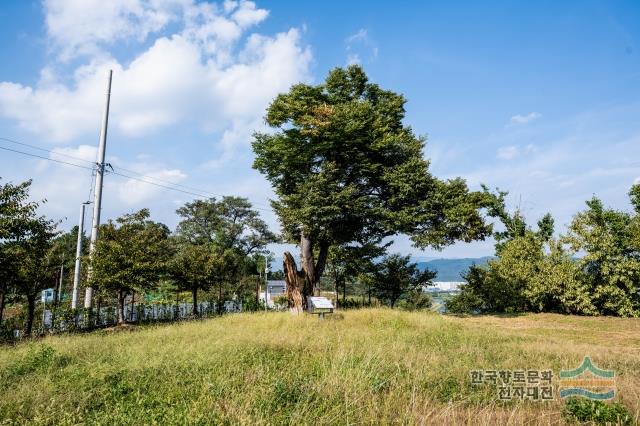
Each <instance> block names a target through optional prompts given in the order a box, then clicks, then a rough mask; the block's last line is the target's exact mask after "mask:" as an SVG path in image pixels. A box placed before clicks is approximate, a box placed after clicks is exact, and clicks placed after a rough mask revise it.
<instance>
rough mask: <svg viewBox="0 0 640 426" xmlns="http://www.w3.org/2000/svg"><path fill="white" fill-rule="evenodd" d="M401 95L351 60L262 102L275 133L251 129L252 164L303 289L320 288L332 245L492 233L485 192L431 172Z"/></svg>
mask: <svg viewBox="0 0 640 426" xmlns="http://www.w3.org/2000/svg"><path fill="white" fill-rule="evenodd" d="M405 102H406V100H405V98H404V97H403V96H402V95H400V94H398V93H394V92H392V91H389V90H384V89H382V88H381V87H380V86H378V85H377V84H374V83H371V82H369V81H368V78H367V76H366V75H365V73H364V71H363V70H362V68H361V67H359V66H355V65H354V66H350V67H348V68H346V69H342V68H336V69H334V70H332V71H331V72H330V73H329V75H328V76H327V78H326V80H325V82H324V83H322V84H320V85H317V86H312V85H307V84H297V85H295V86H293V87H292V88H291V90H290V91H289V92H288V93H283V94H280V95H278V96H277V97H276V98H275V99H274V100H273V102H272V103H271V104H270V105H269V107H268V109H267V113H266V117H265V119H266V122H267V124H268V125H269V126H270V127H271V128H272V129H273V132H269V133H256V134H255V135H254V140H253V143H252V145H253V149H254V152H255V155H256V158H255V162H254V168H256V169H257V170H259V171H260V172H262V173H263V174H264V175H265V176H266V178H267V179H268V180H269V181H270V182H271V184H272V185H273V188H274V191H275V193H276V195H277V197H278V199H277V200H275V201H273V202H272V205H273V207H274V209H275V211H276V213H277V215H278V217H279V219H280V222H281V224H282V228H283V234H284V236H285V238H286V239H287V240H288V241H290V242H294V243H296V244H299V246H300V250H301V263H302V271H299V275H300V277H301V278H303V280H302V281H303V288H302V294H303V296H308V295H310V294H312V293H314V292H317V291H318V290H319V286H318V285H319V280H320V276H321V275H322V273H323V271H324V268H325V265H326V261H327V256H328V253H329V248H330V247H332V246H341V245H344V244H349V243H352V242H357V241H365V240H368V239H371V238H382V237H384V236H390V235H394V234H397V233H405V234H408V235H410V236H411V238H412V240H413V241H414V243H415V244H416V246H418V247H427V246H430V247H434V248H442V247H444V246H446V245H448V244H451V243H453V242H454V241H457V240H463V241H472V240H476V239H482V238H484V237H485V236H486V235H488V234H490V232H491V227H490V225H487V224H486V223H485V220H484V217H483V214H482V212H481V208H482V207H485V206H487V205H488V202H489V201H488V198H489V196H488V193H486V192H470V191H469V190H468V188H467V185H466V183H465V181H464V180H462V179H459V178H455V179H450V180H446V181H443V180H439V179H437V178H435V177H434V176H432V175H431V174H430V172H429V162H428V161H427V160H426V159H425V158H424V157H423V151H424V149H425V140H424V138H421V137H417V136H416V135H415V134H414V133H413V130H412V129H411V127H409V126H407V125H405V124H404V122H403V120H404V116H405V108H404V105H405ZM285 258H286V256H285ZM293 285H296V284H295V283H293ZM305 300H306V297H303V301H305Z"/></svg>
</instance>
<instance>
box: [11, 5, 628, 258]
mask: <svg viewBox="0 0 640 426" xmlns="http://www.w3.org/2000/svg"><path fill="white" fill-rule="evenodd" d="M103 3H104V4H103ZM639 22H640V3H638V2H636V1H626V2H625V1H617V2H605V1H575V2H570V1H566V2H551V1H549V2H544V1H540V2H438V3H436V2H381V1H380V2H338V1H335V2H331V1H325V2H293V1H289V2H285V1H282V2H267V1H265V2H256V3H251V2H240V3H238V2H226V3H213V2H211V3H206V2H199V1H197V0H163V1H150V0H127V1H119V0H113V1H110V2H101V1H98V0H86V1H82V2H71V1H58V0H51V1H48V0H47V1H44V2H36V1H17V0H15V1H5V2H2V5H1V6H0V60H1V61H2V63H3V66H2V67H0V137H4V138H12V139H15V140H17V141H20V142H24V143H29V144H33V145H37V146H39V147H43V148H45V149H49V150H54V151H55V152H56V153H57V154H50V153H46V152H44V151H34V150H31V149H28V148H26V147H20V146H17V145H15V144H11V143H9V142H6V141H5V142H0V146H4V147H9V148H15V149H21V150H28V151H29V152H33V153H37V154H44V155H45V156H51V157H52V158H56V159H66V160H69V161H71V162H76V163H79V164H83V165H87V164H88V163H87V162H83V161H80V160H74V159H70V158H69V157H63V156H61V155H68V156H72V157H78V158H81V159H84V160H86V161H89V162H90V161H93V159H94V158H95V147H96V146H97V143H98V136H99V127H100V119H101V113H102V112H101V110H102V106H103V93H104V90H105V87H104V86H105V77H106V70H107V69H109V68H113V69H114V80H113V98H112V116H111V122H110V128H109V139H108V147H107V161H108V162H110V163H111V164H113V166H114V168H115V169H116V171H118V170H120V171H123V169H125V170H133V171H136V172H139V173H141V174H143V175H146V176H150V177H151V178H153V179H161V180H163V181H170V182H176V183H179V184H181V185H185V186H189V187H194V188H198V189H200V190H205V191H208V193H212V194H233V195H242V196H246V197H249V198H250V199H251V200H252V201H253V202H254V203H255V204H256V205H257V206H259V207H260V208H261V209H262V210H261V213H262V214H263V215H264V217H265V219H266V220H267V221H268V222H269V223H270V224H271V225H272V226H273V228H274V229H277V228H278V225H277V220H276V218H275V216H274V215H273V213H272V212H271V211H270V209H269V207H268V199H269V198H270V197H272V196H273V193H272V192H271V189H270V187H269V185H268V183H267V182H266V181H265V180H264V178H262V176H260V175H259V174H258V173H257V172H255V171H254V170H252V169H251V162H252V153H251V149H250V146H249V141H250V135H251V133H252V131H254V130H261V129H263V123H262V118H261V117H262V115H263V112H264V109H265V107H266V105H267V103H268V102H269V100H270V99H271V98H272V97H273V96H275V95H276V94H277V93H278V92H281V91H284V90H286V89H287V88H288V87H289V86H290V85H291V84H293V83H295V82H298V81H306V82H311V83H314V82H315V83H317V82H320V81H321V80H322V79H323V78H324V76H325V75H326V73H327V71H328V70H329V69H331V68H332V67H335V66H344V65H346V64H348V63H352V62H358V63H361V64H362V65H363V66H364V67H365V69H366V71H367V73H368V74H369V76H370V78H371V79H372V80H373V81H376V82H378V83H379V84H381V85H382V86H383V87H385V88H389V89H392V90H395V91H398V92H402V93H404V94H405V96H406V97H407V99H408V104H407V118H406V122H407V123H408V124H410V125H411V126H412V127H413V128H414V129H415V131H416V132H417V133H419V134H423V135H427V136H428V145H427V148H426V150H425V156H426V157H428V158H430V159H431V160H432V163H431V167H432V171H433V172H434V173H435V174H436V175H437V176H440V177H443V178H446V177H453V176H462V177H464V178H466V179H467V180H468V182H469V184H470V186H472V187H473V188H477V187H478V186H479V184H480V183H481V182H483V183H486V184H487V185H489V186H492V187H496V186H497V187H500V188H501V189H504V190H508V191H509V192H510V197H509V205H510V206H511V207H512V208H515V207H517V206H520V208H521V209H522V210H523V211H524V213H525V214H526V216H527V217H528V218H530V219H531V220H532V221H533V220H536V219H537V218H539V217H540V216H541V215H542V214H544V213H545V212H547V211H550V212H551V213H552V214H553V215H554V216H555V217H556V220H557V224H558V229H557V231H558V232H563V230H564V227H565V226H566V224H568V223H569V221H570V220H571V217H572V215H573V214H574V213H575V212H577V211H578V210H580V209H582V207H583V205H584V201H585V200H586V199H588V198H590V197H591V196H592V195H593V194H596V195H597V196H599V197H601V198H602V199H603V200H604V201H605V202H606V203H607V204H608V205H611V206H613V207H615V208H619V209H625V210H626V209H628V208H629V206H628V201H627V196H626V193H627V191H628V189H629V187H630V185H631V184H632V183H633V182H634V181H636V180H638V178H639V177H640V120H638V117H640V25H638V23H639ZM123 173H125V172H123ZM0 176H2V178H3V179H7V180H13V181H20V180H24V179H27V178H33V179H34V184H33V197H34V198H36V199H40V198H46V199H47V200H48V202H47V204H46V205H44V206H43V208H42V211H43V212H44V213H46V214H48V215H50V216H51V217H54V218H59V219H63V225H62V226H63V227H65V228H69V227H71V226H73V225H74V224H75V223H76V222H77V211H78V206H79V204H80V203H81V202H82V201H84V200H85V199H87V197H88V196H89V188H90V185H91V176H90V172H89V171H88V170H85V169H81V168H74V167H66V166H61V165H59V164H56V163H53V162H47V161H45V160H39V159H36V158H29V157H25V156H20V155H18V154H14V153H9V152H6V151H2V152H0ZM145 179H146V178H145ZM156 182H159V181H157V180H156ZM182 189H185V188H182ZM191 198H192V196H190V195H188V194H184V193H180V192H175V191H167V190H163V189H161V188H159V187H156V186H152V185H148V184H145V183H142V182H139V181H135V180H130V179H126V178H123V177H119V176H115V175H109V176H107V178H106V186H105V195H104V213H103V217H104V218H114V217H116V216H118V215H120V214H122V213H125V212H129V211H132V210H134V209H138V208H141V207H144V206H148V207H150V208H151V211H152V215H153V217H154V218H155V219H157V220H161V221H163V222H165V223H167V224H168V225H170V226H171V227H173V226H174V225H175V223H176V220H177V218H176V216H175V213H174V212H175V209H176V208H177V207H178V206H180V205H181V204H183V203H184V202H186V201H188V200H190V199H191ZM273 250H274V252H276V254H277V255H280V253H279V252H281V251H282V247H273ZM394 250H396V251H400V252H402V253H411V254H413V255H414V256H416V257H429V256H430V257H434V256H437V257H440V256H443V257H465V256H473V257H475V256H482V255H489V254H492V253H493V247H492V243H491V242H490V241H487V242H480V243H473V244H456V245H455V246H452V247H450V248H447V249H445V250H444V251H443V252H442V253H435V252H433V251H430V250H427V251H425V252H420V251H417V250H415V249H412V248H411V246H410V244H409V243H408V241H407V240H406V239H405V238H399V239H397V242H396V245H395V248H394Z"/></svg>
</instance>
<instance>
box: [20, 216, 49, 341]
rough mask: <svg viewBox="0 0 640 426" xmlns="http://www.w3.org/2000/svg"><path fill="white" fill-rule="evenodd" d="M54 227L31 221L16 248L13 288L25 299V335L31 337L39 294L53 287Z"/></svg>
mask: <svg viewBox="0 0 640 426" xmlns="http://www.w3.org/2000/svg"><path fill="white" fill-rule="evenodd" d="M56 225H57V224H56V223H54V222H53V221H50V220H47V219H45V218H44V217H39V218H36V219H32V220H31V221H30V225H29V227H30V230H29V234H28V236H26V238H24V239H22V240H20V241H18V243H17V244H16V250H17V253H19V259H20V266H19V269H18V275H17V281H16V288H17V291H18V292H19V293H20V294H22V295H23V296H24V297H25V298H26V299H27V321H26V324H25V330H24V331H25V334H26V335H27V336H28V335H30V334H31V331H32V328H33V320H34V314H35V309H36V300H37V298H38V295H39V294H40V292H41V291H42V290H43V289H45V288H48V287H52V286H53V285H55V277H56V270H55V265H54V262H53V261H52V257H51V245H52V240H53V238H54V237H55V236H56V234H57V232H56Z"/></svg>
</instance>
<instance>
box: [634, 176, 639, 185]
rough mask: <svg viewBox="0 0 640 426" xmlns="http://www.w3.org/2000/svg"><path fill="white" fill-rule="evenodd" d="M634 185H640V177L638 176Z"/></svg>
mask: <svg viewBox="0 0 640 426" xmlns="http://www.w3.org/2000/svg"><path fill="white" fill-rule="evenodd" d="M633 184H634V185H637V184H640V176H638V177H637V178H635V180H634V181H633Z"/></svg>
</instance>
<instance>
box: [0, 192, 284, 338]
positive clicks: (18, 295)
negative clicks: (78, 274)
mask: <svg viewBox="0 0 640 426" xmlns="http://www.w3.org/2000/svg"><path fill="white" fill-rule="evenodd" d="M30 184H31V181H27V182H23V183H20V184H17V185H14V184H12V183H4V184H3V185H1V186H0V327H2V320H3V316H4V311H5V307H6V306H7V304H8V303H9V302H11V303H12V305H13V306H20V307H24V308H26V310H25V309H22V310H23V311H25V312H24V332H25V334H26V335H29V334H31V332H32V328H33V323H34V317H35V312H36V302H37V300H38V299H39V298H40V294H41V292H42V290H44V289H47V288H54V289H56V290H63V291H65V293H66V294H67V295H70V293H71V288H72V279H73V277H72V275H73V274H72V273H71V272H72V271H73V264H74V262H75V257H76V255H75V250H76V239H77V233H78V228H77V227H75V228H74V229H72V230H71V231H70V232H60V231H58V230H57V227H58V225H59V223H57V222H54V221H53V220H50V219H47V218H45V217H44V216H38V214H37V209H38V207H39V204H40V203H37V202H32V201H29V187H30ZM177 214H178V215H179V216H180V219H181V220H180V222H179V224H178V226H177V228H176V229H175V230H174V231H173V232H172V231H171V230H169V228H168V227H167V226H166V225H164V224H162V223H159V222H155V221H153V220H151V219H150V214H149V210H147V209H142V210H140V211H137V212H134V213H131V214H126V215H123V216H121V217H119V218H117V219H116V220H109V221H108V222H107V223H105V224H103V225H101V226H100V230H99V239H98V242H97V244H96V247H95V253H94V255H93V256H92V261H91V263H89V262H88V261H89V258H88V253H87V247H88V242H85V244H84V249H85V250H84V256H83V263H84V267H83V271H84V272H83V280H82V282H83V284H85V285H86V286H90V287H92V288H93V290H94V293H93V302H94V306H95V305H97V306H100V305H102V306H109V305H111V306H113V305H114V304H115V305H117V307H118V309H117V313H118V314H117V317H118V323H123V322H125V321H126V318H125V315H124V313H125V300H126V298H127V297H133V295H135V294H137V295H139V296H140V295H144V296H145V297H146V298H147V299H150V298H151V299H153V298H155V299H163V298H164V299H167V301H168V299H169V298H171V297H172V295H175V294H176V293H177V292H187V291H188V292H190V293H191V297H192V300H193V314H194V315H198V293H199V292H207V293H208V294H209V297H210V298H211V297H212V296H214V295H215V298H214V299H215V301H216V303H218V304H220V306H221V305H222V304H223V303H224V301H225V300H227V298H231V297H233V298H235V299H236V300H238V301H242V302H244V305H245V308H246V307H251V306H254V307H256V305H257V304H258V303H259V302H258V300H257V290H258V285H259V279H260V277H259V271H264V269H265V255H266V254H268V252H267V251H266V246H267V244H269V243H272V242H275V241H277V236H276V235H275V234H274V233H272V232H271V231H270V230H269V229H268V227H267V225H266V223H265V222H264V221H263V220H262V219H261V218H260V217H259V214H258V212H257V211H256V210H254V209H253V208H252V206H251V203H249V201H248V200H247V199H245V198H240V197H231V196H229V197H223V198H222V199H220V200H216V199H213V198H212V199H208V200H196V201H193V202H189V203H186V204H185V205H184V206H182V207H180V208H179V209H178V210H177ZM85 240H86V237H85ZM62 271H66V280H60V276H61V274H62ZM64 276H65V275H63V277H64ZM83 288H84V286H83ZM82 293H84V291H82ZM82 293H81V294H80V297H79V303H78V306H79V307H80V306H82V302H80V300H82V299H83V298H82ZM54 299H55V301H56V303H59V302H58V301H59V300H60V295H59V294H57V295H56V296H55V297H54ZM70 300H71V298H70V297H67V300H65V304H69V303H70ZM78 311H80V310H78ZM87 314H88V313H87Z"/></svg>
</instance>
